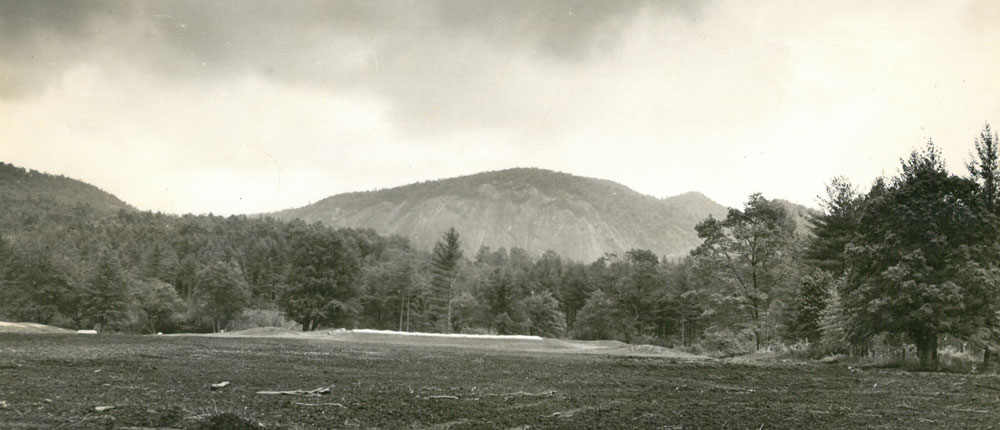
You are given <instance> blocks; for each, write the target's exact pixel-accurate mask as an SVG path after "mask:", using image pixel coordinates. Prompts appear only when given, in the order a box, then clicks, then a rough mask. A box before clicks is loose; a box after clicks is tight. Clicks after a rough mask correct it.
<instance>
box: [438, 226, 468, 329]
mask: <svg viewBox="0 0 1000 430" xmlns="http://www.w3.org/2000/svg"><path fill="white" fill-rule="evenodd" d="M461 259H462V249H461V242H460V241H459V237H458V232H457V231H455V228H454V227H451V228H449V229H448V231H446V232H445V233H444V236H443V237H442V239H441V241H439V242H438V243H437V244H436V245H434V254H433V255H432V257H431V272H432V274H433V278H432V285H433V289H434V291H433V297H432V301H431V309H430V311H431V313H432V318H435V319H436V321H435V324H436V325H438V326H441V328H442V329H443V330H444V331H445V332H447V333H450V332H451V331H452V330H453V329H454V327H453V326H452V304H451V301H452V299H454V298H455V278H456V277H457V275H458V263H459V261H461ZM442 314H443V315H442ZM442 316H443V317H444V318H442Z"/></svg>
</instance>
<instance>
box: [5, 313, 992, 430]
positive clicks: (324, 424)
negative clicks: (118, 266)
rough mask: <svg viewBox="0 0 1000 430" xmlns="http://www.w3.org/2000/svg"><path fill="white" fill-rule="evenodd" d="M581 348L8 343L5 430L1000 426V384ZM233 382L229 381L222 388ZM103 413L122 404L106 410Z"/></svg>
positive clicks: (211, 340)
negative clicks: (307, 392)
mask: <svg viewBox="0 0 1000 430" xmlns="http://www.w3.org/2000/svg"><path fill="white" fill-rule="evenodd" d="M498 345H499V346H498ZM553 345H554V344H553ZM597 346H601V345H600V344H598V345H597ZM568 349H571V348H562V347H559V346H558V345H555V346H551V347H545V348H541V349H538V350H530V348H525V347H517V349H516V350H514V349H513V348H504V347H503V346H502V345H500V344H497V343H495V342H494V343H492V344H487V343H483V344H481V345H475V344H462V345H440V344H433V345H428V344H421V343H420V342H419V341H408V342H405V343H401V342H397V341H395V340H393V341H391V342H380V341H377V340H375V339H374V338H369V339H364V338H360V339H358V338H355V339H349V338H340V339H335V340H327V339H322V338H318V337H312V338H310V337H301V338H299V337H293V336H289V337H282V338H256V337H194V336H126V335H91V336H87V335H76V334H16V333H15V334H10V333H8V334H0V428H4V429H18V428H71V429H76V428H133V429H135V428H289V429H296V428H381V429H397V428H402V429H408V428H432V429H466V428H520V429H527V428H532V429H536V428H568V429H576V428H602V429H603V428H651V429H680V428H685V429H687V428H727V429H761V428H764V429H787V428H809V429H825V428H862V427H864V428H997V427H998V423H1000V378H998V377H997V376H996V375H965V374H942V373H909V372H904V371H900V370H894V369H875V368H869V369H864V370H863V371H860V372H857V371H852V370H851V369H848V368H847V366H845V365H835V364H830V365H824V364H803V363H770V364H767V365H736V364H727V363H721V362H717V361H707V360H700V361H699V360H684V359H678V358H677V357H670V356H656V355H646V356H642V354H640V355H638V356H637V355H627V354H616V353H609V354H602V353H600V351H596V352H595V351H590V352H589V353H569V352H567V350H568ZM222 381H229V382H231V384H230V385H229V386H227V387H225V388H221V389H218V390H212V389H210V384H212V383H218V382H222ZM321 387H329V388H330V394H325V395H315V396H309V395H264V394H258V392H259V391H275V390H313V389H316V388H321ZM98 406H113V407H114V408H113V409H107V410H102V411H98V410H96V409H95V408H96V407H98Z"/></svg>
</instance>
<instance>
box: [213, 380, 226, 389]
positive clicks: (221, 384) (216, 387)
mask: <svg viewBox="0 0 1000 430" xmlns="http://www.w3.org/2000/svg"><path fill="white" fill-rule="evenodd" d="M228 386H229V381H222V382H220V383H218V384H212V386H211V388H212V391H215V390H218V389H219V388H226V387H228Z"/></svg>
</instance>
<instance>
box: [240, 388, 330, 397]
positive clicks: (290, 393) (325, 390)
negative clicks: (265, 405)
mask: <svg viewBox="0 0 1000 430" xmlns="http://www.w3.org/2000/svg"><path fill="white" fill-rule="evenodd" d="M330 393H331V391H330V387H320V388H317V389H315V390H309V391H306V390H288V391H258V392H257V394H264V395H288V396H319V395H323V394H330Z"/></svg>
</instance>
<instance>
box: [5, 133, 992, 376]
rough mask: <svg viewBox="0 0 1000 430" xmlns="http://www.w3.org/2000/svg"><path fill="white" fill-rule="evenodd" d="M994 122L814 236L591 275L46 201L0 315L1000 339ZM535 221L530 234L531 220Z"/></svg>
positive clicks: (723, 235)
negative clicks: (962, 162)
mask: <svg viewBox="0 0 1000 430" xmlns="http://www.w3.org/2000/svg"><path fill="white" fill-rule="evenodd" d="M997 141H998V139H997V135H996V133H994V132H992V130H991V129H990V127H989V125H987V126H986V127H985V128H984V129H983V131H982V132H981V133H980V134H979V136H978V137H977V138H976V139H975V142H974V153H973V156H972V160H971V161H970V162H969V163H968V164H967V166H966V167H967V170H968V172H969V173H968V175H966V176H958V175H955V174H952V173H949V172H948V170H947V169H946V167H945V164H944V161H943V159H942V157H941V154H940V151H939V150H938V149H937V148H936V147H935V146H934V144H933V143H931V142H929V143H928V144H927V145H926V147H924V148H923V149H921V150H919V151H914V152H913V153H911V154H910V155H909V157H907V158H904V159H902V160H901V163H900V168H899V172H898V173H897V174H896V175H895V176H892V177H881V178H879V179H877V180H876V181H875V182H874V183H873V184H872V186H871V187H870V188H869V189H868V190H867V191H866V192H861V191H859V189H858V188H857V187H856V186H854V185H852V184H851V183H850V182H849V181H848V180H847V179H846V178H842V177H839V178H835V179H833V180H832V182H831V183H830V184H829V185H828V187H827V190H826V196H825V197H824V198H822V201H821V204H822V209H823V212H822V214H819V215H815V216H813V217H812V219H811V220H810V221H811V223H810V224H811V228H809V229H805V230H802V229H799V228H797V227H796V223H795V221H794V220H793V218H792V217H791V216H790V215H789V213H788V211H787V210H786V209H785V207H784V206H783V205H782V204H781V203H780V202H777V201H773V200H768V199H767V198H765V197H764V196H763V195H760V194H753V195H751V196H749V197H748V199H747V201H746V203H745V204H744V206H743V208H734V209H730V210H729V212H728V214H727V215H726V217H725V219H715V218H712V217H709V218H707V219H705V220H704V221H703V222H701V223H699V224H698V225H697V226H696V229H695V230H696V232H697V234H698V237H699V238H700V240H701V245H700V246H698V247H697V248H696V249H694V250H693V251H692V252H691V253H690V255H689V256H687V257H685V258H682V259H674V260H668V259H665V258H661V257H658V256H657V255H656V254H655V253H653V252H651V251H649V250H643V249H633V250H630V251H628V252H625V253H624V254H622V255H617V254H611V253H608V254H605V255H604V256H602V257H601V258H598V259H597V260H595V261H592V262H576V261H570V260H566V259H563V258H562V257H560V256H559V255H558V254H556V253H554V252H551V251H550V252H546V253H544V254H542V255H540V256H532V255H530V254H529V253H527V252H526V251H525V250H523V249H520V248H511V249H509V250H508V249H503V248H501V249H491V248H489V247H483V248H481V249H479V250H478V251H477V252H476V254H475V255H464V254H463V252H462V247H461V241H462V238H461V232H458V231H455V230H454V229H450V230H448V231H446V232H443V235H442V237H441V240H440V241H439V242H438V244H437V245H436V246H435V247H434V248H433V249H432V250H419V249H414V248H413V247H412V246H411V245H410V243H409V241H408V240H407V239H405V238H402V237H399V236H390V237H385V236H381V235H379V234H376V233H375V232H374V231H372V230H359V229H334V228H330V227H328V226H325V225H322V224H320V223H314V224H307V223H304V222H302V221H291V222H285V221H278V220H275V219H271V218H267V217H247V216H230V217H220V216H213V215H207V216H193V215H184V216H173V215H165V214H159V213H151V212H139V211H134V210H127V209H122V210H119V211H117V212H116V213H110V214H109V213H108V212H106V211H101V210H98V209H95V208H93V207H91V206H88V205H85V204H80V203H76V204H72V205H66V204H59V203H56V202H49V201H43V200H39V199H34V200H31V199H22V200H17V201H16V202H14V203H16V204H13V205H12V204H11V202H6V203H7V204H8V206H16V207H9V208H8V209H6V210H5V211H4V213H3V214H2V216H0V228H2V229H3V230H2V231H0V233H2V235H0V264H2V266H0V282H2V289H0V319H4V320H18V321H31V322H39V323H46V324H55V325H61V326H66V327H73V328H92V327H97V328H99V329H100V330H103V331H125V332H142V333H156V332H177V331H188V332H199V331H202V332H203V331H220V330H230V329H234V328H246V327H253V326H266V325H284V326H291V325H293V324H295V325H298V326H301V328H302V329H303V330H316V329H320V328H329V327H365V328H376V329H391V330H404V331H436V332H463V333H497V334H531V335H539V336H546V337H572V338H577V339H617V340H621V341H625V342H629V343H653V344H660V345H668V346H675V347H686V348H692V349H695V350H698V351H705V352H715V353H739V352H748V351H753V350H758V349H761V348H766V347H768V346H771V345H774V344H776V343H782V344H794V343H799V344H805V345H808V348H809V349H810V350H811V351H815V352H816V353H822V354H831V353H851V354H862V355H863V354H867V353H870V352H871V351H872V350H873V349H875V348H877V347H880V346H886V345H887V346H889V347H892V348H898V349H899V350H900V351H906V349H907V348H908V347H909V346H912V347H913V348H914V349H915V351H916V354H917V356H918V357H919V360H920V363H921V365H922V366H927V367H933V366H936V365H937V360H938V358H937V351H938V349H939V342H941V341H942V339H946V338H947V339H959V340H961V341H963V342H966V343H971V344H972V345H973V346H974V347H975V348H979V349H980V350H982V351H983V352H984V355H985V359H986V363H988V362H989V360H990V355H991V352H992V351H993V350H995V349H996V348H997V347H998V345H997V344H998V339H1000V314H998V312H1000V267H998V262H1000V258H998V257H1000V236H998V232H1000V228H998V227H1000V224H998V219H1000V167H998V155H997ZM525 222H530V220H525Z"/></svg>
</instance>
